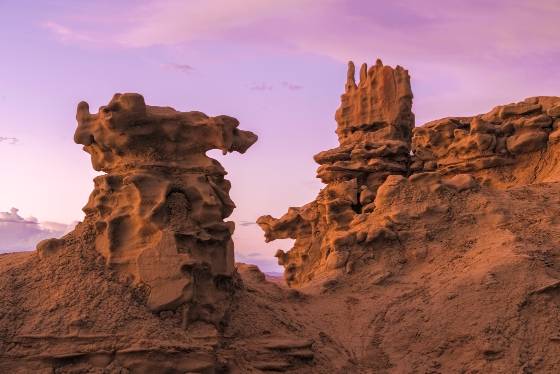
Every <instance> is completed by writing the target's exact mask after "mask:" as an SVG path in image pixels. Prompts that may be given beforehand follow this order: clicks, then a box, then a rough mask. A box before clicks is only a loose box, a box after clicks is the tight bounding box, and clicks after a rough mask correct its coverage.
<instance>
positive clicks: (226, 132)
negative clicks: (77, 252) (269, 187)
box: [39, 93, 257, 325]
mask: <svg viewBox="0 0 560 374" xmlns="http://www.w3.org/2000/svg"><path fill="white" fill-rule="evenodd" d="M76 119H77V120H78V128H77V129H76V133H75V135H74V140H75V142H76V143H79V144H83V145H84V151H86V152H88V153H89V154H90V155H91V162H92V164H93V167H94V169H95V170H98V171H104V172H105V173H106V174H104V175H101V176H99V177H97V178H95V181H94V182H95V188H94V190H93V192H92V193H91V195H90V198H89V201H88V203H87V205H86V206H85V207H84V209H83V210H84V212H85V213H86V218H85V221H84V223H83V224H84V225H88V226H91V227H92V228H93V229H94V233H95V234H94V236H95V249H96V250H97V251H98V252H99V253H101V255H103V257H104V258H105V261H106V264H107V265H108V266H109V267H111V268H112V269H115V270H116V271H117V272H118V273H120V274H122V275H124V276H125V277H130V280H131V282H132V283H135V284H142V285H145V286H146V287H147V289H148V300H147V304H148V307H149V308H150V309H151V310H153V311H156V312H159V311H163V310H175V309H177V308H178V307H182V308H183V309H184V310H183V312H184V321H183V323H184V324H185V325H187V324H188V323H189V322H190V321H197V320H203V321H207V322H210V323H213V324H215V325H217V324H218V323H219V322H220V321H221V319H222V317H223V315H224V313H225V310H226V309H227V306H228V299H229V297H230V296H231V295H229V293H230V289H231V282H232V277H233V274H234V271H235V268H234V254H233V241H232V240H231V235H232V233H233V230H234V223H233V222H224V219H225V218H227V217H228V216H229V215H230V214H231V213H232V211H233V209H234V208H235V205H234V203H233V201H231V199H230V197H229V190H230V187H231V186H230V183H229V182H228V181H227V180H226V179H225V178H224V176H225V175H226V171H225V170H224V168H223V167H222V166H221V165H220V164H219V163H218V162H217V161H216V160H213V159H211V158H209V157H208V156H207V155H206V151H209V150H211V149H220V150H222V151H223V153H224V154H226V153H227V152H234V151H237V152H241V153H244V152H245V151H246V150H247V149H248V148H249V147H250V146H251V145H252V144H253V143H255V142H256V141H257V136H256V135H255V134H253V133H252V132H249V131H243V130H239V129H238V128H237V127H238V125H239V123H238V122H237V120H236V119H235V118H232V117H228V116H218V117H208V116H206V115H205V114H203V113H201V112H187V113H182V112H178V111H176V110H174V109H172V108H168V107H155V106H147V105H146V104H145V103H144V98H143V97H142V96H141V95H138V94H131V93H127V94H122V95H121V94H116V95H115V96H114V97H113V99H112V100H111V101H110V102H109V104H108V105H107V106H103V107H101V108H100V110H99V113H97V114H90V113H89V106H88V104H87V103H85V102H81V103H80V104H79V105H78V112H77V114H76ZM51 243H52V242H44V243H42V244H41V245H40V246H39V250H40V251H41V252H42V253H43V254H45V255H48V252H49V248H51V247H52V246H53V244H51Z"/></svg>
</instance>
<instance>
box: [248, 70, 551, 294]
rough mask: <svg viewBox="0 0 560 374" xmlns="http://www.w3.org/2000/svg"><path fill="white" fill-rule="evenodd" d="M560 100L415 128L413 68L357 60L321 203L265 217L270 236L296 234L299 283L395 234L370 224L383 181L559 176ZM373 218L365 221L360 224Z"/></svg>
mask: <svg viewBox="0 0 560 374" xmlns="http://www.w3.org/2000/svg"><path fill="white" fill-rule="evenodd" d="M559 107H560V98H558V97H534V98H529V99H526V100H525V101H523V102H520V103H514V104H508V105H503V106H499V107H496V108H494V109H493V110H491V111H490V112H489V113H486V114H481V115H477V116H473V117H448V118H444V119H441V120H437V121H433V122H430V123H427V124H425V125H423V126H420V127H416V128H414V115H413V114H412V111H411V108H412V92H411V88H410V78H409V76H408V72H407V71H406V70H404V69H403V68H401V67H399V66H397V67H396V68H395V69H393V68H391V67H388V66H383V65H382V63H381V62H380V61H379V60H378V61H377V63H376V64H375V66H373V67H371V68H370V69H367V66H366V65H365V64H364V65H363V66H362V68H361V70H360V82H359V84H358V85H356V83H355V81H354V64H353V63H352V62H350V63H349V67H348V76H347V83H346V90H345V92H344V94H343V95H342V96H341V106H340V108H338V110H337V111H336V116H335V118H336V121H337V124H338V126H337V130H336V132H337V134H338V139H339V142H340V146H339V147H337V148H335V149H331V150H328V151H324V152H321V153H319V154H317V155H315V157H314V158H315V161H317V163H319V164H320V166H319V169H318V171H317V177H318V178H320V179H321V180H322V181H323V182H324V183H326V184H327V186H326V187H325V188H323V189H322V190H321V191H320V192H319V195H318V196H317V198H316V199H315V201H313V202H311V203H309V204H306V205H304V206H303V207H300V208H290V209H289V210H288V213H286V214H285V215H284V216H282V217H280V218H279V219H276V218H273V217H271V216H263V217H261V218H259V219H258V220H257V223H258V224H259V225H260V227H261V228H262V229H263V230H264V233H265V238H266V240H267V241H272V240H275V239H285V238H292V239H295V243H294V246H293V248H291V249H290V250H289V251H287V252H285V251H284V250H278V252H277V254H276V256H277V257H278V261H279V264H280V265H282V266H284V267H285V273H284V274H285V279H286V281H287V282H288V284H289V285H291V286H302V285H303V284H306V283H308V282H311V281H313V280H314V279H316V278H317V277H319V278H323V277H329V276H331V275H333V274H336V273H340V272H341V271H347V272H351V271H353V269H354V260H355V258H356V256H358V257H359V256H361V255H362V254H363V252H364V249H363V246H364V244H367V243H370V242H372V241H375V240H394V239H395V238H396V236H395V235H394V233H392V231H391V230H390V228H389V227H386V226H387V225H386V222H385V223H383V222H380V223H376V225H378V226H379V227H372V226H371V225H370V224H371V222H369V221H368V214H371V213H372V212H373V211H374V210H375V209H376V207H377V206H378V203H379V202H378V200H377V198H376V195H377V194H378V189H379V186H380V185H381V184H382V183H383V182H385V180H386V178H388V177H389V176H390V177H391V178H395V177H396V176H399V175H401V176H411V177H412V178H419V179H421V180H423V181H425V185H426V186H429V187H427V188H428V189H430V188H432V189H438V188H443V187H446V188H449V189H454V190H458V191H463V190H467V189H470V188H473V187H474V186H476V185H485V186H492V187H496V188H508V187H513V186H522V185H526V184H529V183H535V182H540V181H554V180H559V179H560V146H558V145H557V144H558V139H559V138H560V129H558V127H559V126H560V117H559V114H558V113H559V111H560V109H559ZM364 221H366V222H369V223H368V225H366V226H364V225H362V224H361V222H364Z"/></svg>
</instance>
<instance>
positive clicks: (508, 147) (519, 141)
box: [410, 96, 560, 188]
mask: <svg viewBox="0 0 560 374" xmlns="http://www.w3.org/2000/svg"><path fill="white" fill-rule="evenodd" d="M559 111H560V98H558V97H545V96H541V97H532V98H528V99H525V100H524V101H522V102H519V103H513V104H508V105H502V106H498V107H496V108H494V109H492V110H491V111H490V112H488V113H486V114H481V115H477V116H473V117H448V118H444V119H440V120H437V121H432V122H429V123H427V124H425V125H423V126H421V127H417V128H415V129H414V131H413V137H412V151H413V152H414V157H413V162H412V165H411V170H410V172H411V173H417V172H423V171H430V172H431V171H437V172H439V173H441V174H455V173H464V172H469V173H473V174H474V175H476V176H478V177H480V178H483V179H484V180H485V183H489V184H491V185H493V186H494V187H498V188H505V187H511V186H515V185H524V184H529V183H534V182H537V181H546V180H550V178H554V177H555V174H556V172H557V166H558V160H557V158H558V156H557V155H556V153H555V152H554V151H551V150H552V148H553V147H554V145H555V144H557V143H558V139H559V137H560V132H559V131H558V127H559V126H560V116H559ZM551 158H553V159H555V161H554V162H549V160H550V159H551ZM545 160H546V165H547V166H546V167H545V164H544V161H545Z"/></svg>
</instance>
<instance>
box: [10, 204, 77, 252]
mask: <svg viewBox="0 0 560 374" xmlns="http://www.w3.org/2000/svg"><path fill="white" fill-rule="evenodd" d="M18 212H19V210H18V209H16V208H12V209H10V211H9V212H0V253H2V252H12V251H27V250H33V249H34V248H35V246H36V245H37V243H38V242H40V241H41V240H43V239H47V238H55V237H60V236H63V235H65V234H66V233H68V232H70V231H71V230H72V229H73V228H74V226H75V223H71V224H68V225H67V224H64V223H58V222H47V221H45V222H40V221H39V220H38V219H37V218H34V217H28V218H23V217H22V216H20V215H19V213H18Z"/></svg>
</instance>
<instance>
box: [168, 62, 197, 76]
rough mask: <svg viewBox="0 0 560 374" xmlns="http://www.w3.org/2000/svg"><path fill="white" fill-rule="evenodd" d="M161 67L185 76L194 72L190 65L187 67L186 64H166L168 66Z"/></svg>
mask: <svg viewBox="0 0 560 374" xmlns="http://www.w3.org/2000/svg"><path fill="white" fill-rule="evenodd" d="M161 67H162V68H164V69H170V70H176V71H179V72H181V73H185V74H188V73H191V72H193V71H194V68H193V67H192V66H191V65H187V64H176V63H168V64H161Z"/></svg>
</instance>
